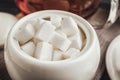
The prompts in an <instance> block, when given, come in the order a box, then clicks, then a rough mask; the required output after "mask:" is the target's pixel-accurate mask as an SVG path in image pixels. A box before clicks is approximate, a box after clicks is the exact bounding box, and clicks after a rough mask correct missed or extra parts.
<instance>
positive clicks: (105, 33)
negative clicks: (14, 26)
mask: <svg viewBox="0 0 120 80" xmlns="http://www.w3.org/2000/svg"><path fill="white" fill-rule="evenodd" d="M0 11H2V12H8V13H12V14H14V15H16V14H18V13H19V9H18V8H17V6H16V4H15V3H14V2H13V0H1V1H0ZM106 15H107V10H105V9H103V8H99V9H98V10H97V11H96V13H95V14H94V15H93V16H92V17H90V18H89V19H88V21H89V22H90V23H92V22H94V21H97V20H98V21H99V22H100V23H102V22H103V21H104V18H105V17H106ZM99 18H100V19H99ZM119 23H120V21H119V20H117V21H116V23H115V24H114V25H112V26H111V28H109V29H100V30H96V32H97V35H98V38H99V41H100V46H101V62H100V66H99V69H98V71H97V75H96V77H95V79H94V80H110V79H109V76H108V74H107V70H106V67H105V55H106V50H107V48H108V45H109V44H110V42H111V41H112V40H113V39H114V38H115V37H116V36H117V35H119V34H120V27H119V26H120V24H119ZM0 80H11V79H10V77H9V75H8V73H7V70H6V67H5V63H4V50H3V49H1V50H0Z"/></svg>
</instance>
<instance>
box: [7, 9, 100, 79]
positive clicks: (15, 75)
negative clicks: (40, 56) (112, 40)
mask: <svg viewBox="0 0 120 80" xmlns="http://www.w3.org/2000/svg"><path fill="white" fill-rule="evenodd" d="M51 15H59V16H62V17H64V16H71V17H72V18H73V19H74V20H75V21H76V22H77V24H78V25H79V26H80V28H81V29H82V30H83V31H84V33H85V35H86V38H87V42H86V45H85V47H84V49H83V50H82V51H81V54H82V55H81V56H80V57H78V58H76V59H74V60H63V61H39V60H37V59H35V58H32V57H30V56H27V55H25V54H24V52H23V51H22V50H21V49H20V48H19V47H18V45H17V44H16V41H15V40H14V39H13V35H14V34H15V31H16V30H17V29H18V28H20V27H21V25H22V24H23V23H24V22H26V21H27V20H29V19H31V18H37V17H39V18H44V17H49V16H51ZM99 62H100V47H99V41H98V38H97V35H96V32H95V31H94V29H93V28H92V26H91V25H90V24H89V23H88V22H87V21H86V20H84V19H83V18H81V17H80V16H78V15H75V14H72V13H69V12H65V11H59V10H45V11H39V12H35V13H32V14H30V15H28V16H26V17H24V18H22V19H21V20H19V21H18V22H17V23H16V24H15V25H14V27H13V28H12V29H11V31H10V33H9V35H8V37H7V40H6V43H5V63H6V66H7V70H8V72H9V74H10V76H11V78H12V79H13V80H92V79H93V77H94V76H95V73H96V71H97V68H98V65H99Z"/></svg>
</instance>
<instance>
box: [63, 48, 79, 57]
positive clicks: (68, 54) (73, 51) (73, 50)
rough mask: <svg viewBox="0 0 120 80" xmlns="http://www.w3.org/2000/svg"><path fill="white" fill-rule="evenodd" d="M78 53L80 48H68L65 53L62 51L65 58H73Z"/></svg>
mask: <svg viewBox="0 0 120 80" xmlns="http://www.w3.org/2000/svg"><path fill="white" fill-rule="evenodd" d="M79 55H80V50H78V49H76V48H70V49H69V50H68V51H67V52H66V53H64V57H65V58H75V57H78V56H79Z"/></svg>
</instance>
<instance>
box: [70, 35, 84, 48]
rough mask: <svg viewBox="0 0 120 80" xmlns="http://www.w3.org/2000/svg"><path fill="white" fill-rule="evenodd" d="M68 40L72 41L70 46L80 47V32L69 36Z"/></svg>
mask: <svg viewBox="0 0 120 80" xmlns="http://www.w3.org/2000/svg"><path fill="white" fill-rule="evenodd" d="M69 40H70V41H71V42H72V43H71V45H70V48H77V49H81V48H82V36H81V34H75V35H73V36H71V37H69Z"/></svg>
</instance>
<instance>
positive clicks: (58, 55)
mask: <svg viewBox="0 0 120 80" xmlns="http://www.w3.org/2000/svg"><path fill="white" fill-rule="evenodd" d="M62 59H63V52H62V51H60V50H55V51H54V53H53V61H58V60H62Z"/></svg>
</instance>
